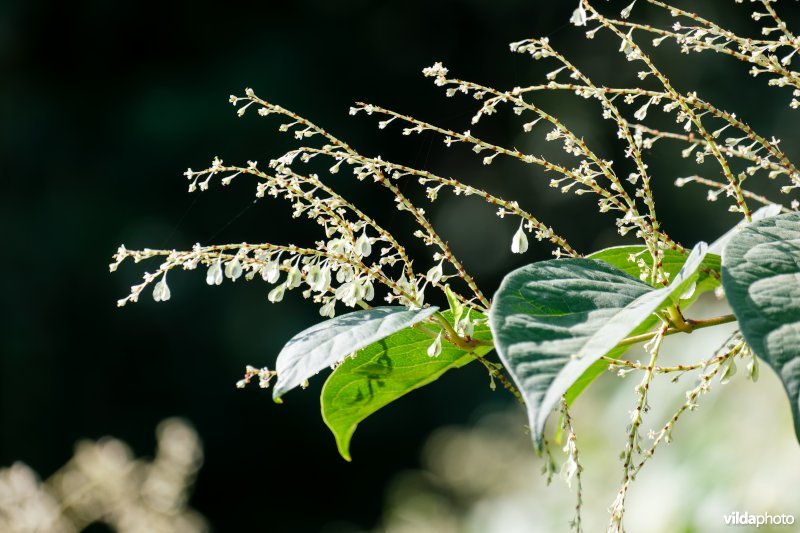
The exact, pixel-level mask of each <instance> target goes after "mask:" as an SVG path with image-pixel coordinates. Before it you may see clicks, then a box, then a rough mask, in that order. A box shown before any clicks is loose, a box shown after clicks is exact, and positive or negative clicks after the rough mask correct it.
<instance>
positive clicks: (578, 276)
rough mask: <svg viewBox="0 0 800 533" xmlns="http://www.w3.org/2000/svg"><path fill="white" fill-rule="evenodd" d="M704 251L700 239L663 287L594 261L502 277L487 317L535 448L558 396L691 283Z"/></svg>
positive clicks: (562, 262) (560, 262)
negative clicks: (522, 401)
mask: <svg viewBox="0 0 800 533" xmlns="http://www.w3.org/2000/svg"><path fill="white" fill-rule="evenodd" d="M706 249H707V245H706V244H705V243H700V244H698V245H697V246H696V247H695V249H694V250H693V251H692V253H691V255H690V257H689V259H688V260H687V261H686V263H685V265H684V268H683V269H682V270H681V271H680V272H679V273H678V274H676V275H675V277H674V279H673V280H672V284H671V285H670V286H669V287H664V288H662V289H654V288H653V287H651V286H649V285H647V284H646V283H643V282H642V281H640V280H638V279H635V278H633V277H631V276H629V275H627V274H626V273H624V272H622V271H621V270H619V269H618V268H616V267H613V266H611V265H609V264H608V263H605V262H603V261H597V260H593V259H557V260H551V261H543V262H541V263H534V264H531V265H528V266H525V267H522V268H520V269H518V270H515V271H514V272H512V273H511V274H509V275H508V276H506V278H505V279H504V280H503V283H502V284H501V286H500V289H499V290H498V291H497V294H496V295H495V297H494V302H493V304H492V309H491V312H490V314H489V323H490V326H491V329H492V333H493V334H494V342H495V346H496V348H497V351H498V354H499V356H500V358H501V360H502V361H503V363H504V365H505V367H506V369H507V370H508V371H509V373H510V374H511V376H512V377H513V378H514V381H515V382H516V384H517V386H518V387H519V389H520V391H521V392H522V393H523V396H524V397H525V403H526V404H527V408H528V418H529V421H530V426H531V431H532V433H533V437H534V442H535V444H536V445H537V448H541V445H542V432H543V430H544V424H545V422H546V420H547V417H548V415H549V414H550V412H551V411H552V409H553V407H554V406H555V405H556V404H557V403H558V402H559V400H560V398H561V396H563V395H564V394H565V393H566V392H567V391H568V390H569V389H570V387H572V386H573V384H575V383H576V382H577V381H578V380H579V378H581V377H582V376H583V375H584V373H585V372H586V371H587V369H590V368H593V369H596V367H593V365H594V364H595V363H596V362H597V361H598V359H600V358H601V357H602V356H604V355H609V356H611V357H618V356H619V355H620V354H621V353H622V351H624V348H617V344H618V343H619V342H620V341H622V340H623V339H625V337H627V336H629V335H631V334H632V333H637V332H640V331H641V330H642V328H644V327H647V325H648V321H651V320H652V319H651V316H652V314H653V313H654V312H656V311H658V310H660V309H662V308H663V307H665V306H667V305H670V304H672V303H675V302H677V300H678V299H679V298H680V296H681V295H683V294H684V293H685V292H686V290H687V289H688V288H689V287H690V286H691V285H692V284H693V283H694V282H695V281H696V279H697V276H698V274H697V269H698V267H699V266H700V264H701V263H702V261H703V259H704V258H705V255H706ZM588 381H591V377H590V378H589V379H588ZM588 381H584V383H583V384H582V385H580V386H582V387H585V386H586V383H588Z"/></svg>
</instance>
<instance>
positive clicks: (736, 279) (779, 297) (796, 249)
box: [722, 213, 800, 439]
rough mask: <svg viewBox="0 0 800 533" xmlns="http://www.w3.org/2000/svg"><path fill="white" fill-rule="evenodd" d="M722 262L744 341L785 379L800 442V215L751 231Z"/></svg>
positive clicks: (732, 244) (734, 243) (756, 224)
mask: <svg viewBox="0 0 800 533" xmlns="http://www.w3.org/2000/svg"><path fill="white" fill-rule="evenodd" d="M722 261H723V263H722V285H723V287H724V288H725V294H726V295H727V296H728V302H729V303H730V305H731V308H732V309H733V313H734V314H735V315H736V318H737V319H738V320H739V328H740V329H741V331H742V335H744V338H745V340H746V341H747V344H749V345H750V347H751V348H752V349H753V351H754V352H755V353H756V355H758V356H759V357H761V358H762V359H763V360H764V361H766V362H767V364H768V365H769V366H771V367H772V368H773V370H775V372H776V373H777V374H778V376H779V377H780V378H781V381H782V382H783V385H784V387H785V388H786V393H787V394H788V395H789V400H790V402H791V406H792V415H793V416H794V425H795V432H796V433H797V437H798V439H800V213H791V214H786V215H779V216H776V217H773V218H767V219H764V220H761V221H759V222H754V223H753V224H751V225H749V226H747V227H745V228H744V229H742V230H741V231H740V232H739V233H738V234H736V235H734V236H733V237H732V238H731V239H730V241H729V242H728V244H727V246H726V247H725V251H724V253H723V256H722Z"/></svg>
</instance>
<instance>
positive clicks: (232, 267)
mask: <svg viewBox="0 0 800 533" xmlns="http://www.w3.org/2000/svg"><path fill="white" fill-rule="evenodd" d="M241 275H242V263H241V262H240V261H239V258H238V257H234V258H233V259H232V260H231V261H228V262H227V263H225V277H226V278H229V279H230V280H231V281H236V280H237V279H239V277H240V276H241Z"/></svg>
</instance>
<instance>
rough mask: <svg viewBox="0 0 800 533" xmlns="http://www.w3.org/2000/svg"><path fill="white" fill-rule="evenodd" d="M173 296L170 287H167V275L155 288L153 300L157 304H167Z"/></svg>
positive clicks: (165, 274)
mask: <svg viewBox="0 0 800 533" xmlns="http://www.w3.org/2000/svg"><path fill="white" fill-rule="evenodd" d="M170 296H171V294H170V292H169V287H168V286H167V273H166V272H164V275H163V276H162V277H161V279H160V280H159V282H158V283H156V284H155V286H154V287H153V300H155V301H157V302H166V301H167V300H169V297H170Z"/></svg>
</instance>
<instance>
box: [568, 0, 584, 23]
mask: <svg viewBox="0 0 800 533" xmlns="http://www.w3.org/2000/svg"><path fill="white" fill-rule="evenodd" d="M569 21H570V22H571V23H572V24H574V25H575V26H586V10H585V9H583V3H582V2H580V1H579V2H578V8H577V9H576V10H575V11H573V12H572V17H571V18H570V19H569Z"/></svg>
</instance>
